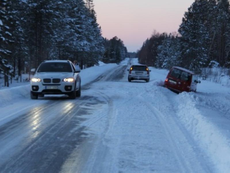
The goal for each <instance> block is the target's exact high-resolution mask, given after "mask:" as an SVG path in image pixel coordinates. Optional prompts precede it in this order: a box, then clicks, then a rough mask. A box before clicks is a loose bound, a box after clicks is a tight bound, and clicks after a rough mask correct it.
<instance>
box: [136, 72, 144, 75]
mask: <svg viewBox="0 0 230 173" xmlns="http://www.w3.org/2000/svg"><path fill="white" fill-rule="evenodd" d="M135 74H137V75H142V74H143V72H136V73H135Z"/></svg>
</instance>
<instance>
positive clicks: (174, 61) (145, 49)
mask: <svg viewBox="0 0 230 173" xmlns="http://www.w3.org/2000/svg"><path fill="white" fill-rule="evenodd" d="M178 32H179V34H177V33H171V34H166V33H163V34H159V33H157V32H154V33H153V35H152V37H151V38H150V39H147V40H146V41H145V42H144V44H143V46H142V48H141V49H140V51H139V52H138V57H139V61H140V62H141V63H146V64H148V65H151V66H156V67H158V68H170V67H171V66H173V65H179V66H183V67H185V68H189V69H191V70H195V71H200V69H201V68H202V67H207V66H208V64H209V63H210V62H211V61H216V62H218V63H219V64H220V66H224V67H229V66H230V6H229V2H228V0H195V2H194V3H193V4H192V5H191V6H190V7H189V8H188V11H187V12H186V13H185V14H184V17H183V20H182V23H181V25H180V27H179V30H178Z"/></svg>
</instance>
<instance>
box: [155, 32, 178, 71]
mask: <svg viewBox="0 0 230 173" xmlns="http://www.w3.org/2000/svg"><path fill="white" fill-rule="evenodd" d="M180 49H181V43H180V38H179V37H178V36H177V35H176V36H175V35H171V34H170V35H169V37H167V38H165V39H164V40H163V41H162V44H161V45H159V46H158V48H157V60H156V62H155V66H156V67H157V68H164V69H170V68H171V67H172V66H175V65H180V57H181V52H180Z"/></svg>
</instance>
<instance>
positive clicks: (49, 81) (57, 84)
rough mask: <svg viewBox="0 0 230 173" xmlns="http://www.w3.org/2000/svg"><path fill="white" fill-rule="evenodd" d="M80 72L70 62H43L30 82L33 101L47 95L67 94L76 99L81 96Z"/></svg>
mask: <svg viewBox="0 0 230 173" xmlns="http://www.w3.org/2000/svg"><path fill="white" fill-rule="evenodd" d="M79 73H80V71H79V70H76V69H75V66H74V64H73V63H72V62H71V61H68V60H48V61H44V62H42V63H41V64H40V65H39V67H38V68H37V70H36V72H35V74H34V76H33V78H32V79H31V81H30V84H31V91H30V96H31V99H37V98H38V96H44V95H45V94H66V95H68V96H69V97H70V98H72V99H75V98H76V97H80V96H81V78H80V75H79Z"/></svg>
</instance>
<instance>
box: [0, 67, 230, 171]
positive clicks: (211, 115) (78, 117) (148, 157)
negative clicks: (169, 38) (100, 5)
mask: <svg viewBox="0 0 230 173" xmlns="http://www.w3.org/2000/svg"><path fill="white" fill-rule="evenodd" d="M126 64H127V63H126ZM126 68H127V66H126V65H120V66H116V67H111V68H110V69H111V70H109V71H108V70H107V71H106V73H104V74H103V75H100V76H99V77H98V78H96V79H95V80H94V81H93V82H90V83H88V84H87V85H84V87H83V90H82V97H81V98H77V99H76V100H69V99H67V98H57V97H49V98H40V99H38V100H30V99H29V96H28V97H26V98H23V99H21V100H19V101H18V100H17V101H11V102H9V103H10V104H5V105H4V106H2V107H0V112H1V116H0V160H1V162H0V170H1V171H0V172H23V173H27V172H29V173H31V172H36V173H37V172H55V173H56V172H62V173H66V172H69V173H73V172H79V173H108V172H109V173H110V172H111V173H118V172H119V173H140V172H141V173H150V172H164V173H165V172H167V173H172V172H173V173H174V172H179V173H181V172H182V173H189V172H190V173H193V172H194V173H196V172H199V173H206V172H207V173H209V172H214V173H216V172H229V170H230V169H229V165H230V164H229V163H230V158H229V155H230V145H229V139H230V136H229V131H230V128H229V127H228V124H229V123H230V117H229V116H230V115H229V107H230V103H229V93H230V92H229V90H226V91H223V89H222V91H223V93H222V95H221V93H218V94H217V93H215V91H216V90H214V91H213V92H211V93H207V91H204V90H203V89H202V88H200V90H199V89H198V90H199V91H200V92H199V93H181V94H179V95H178V94H175V93H173V92H171V91H169V90H168V89H166V88H163V87H161V86H160V84H161V82H162V80H159V79H164V78H165V73H164V72H163V73H162V72H161V71H159V70H154V69H152V73H151V75H152V76H151V80H150V82H149V83H145V82H142V81H134V82H131V83H129V82H128V81H127V71H126ZM228 92H229V93H228ZM224 93H225V94H224ZM226 93H227V94H226ZM216 115H221V116H216ZM228 153H229V154H228Z"/></svg>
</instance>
